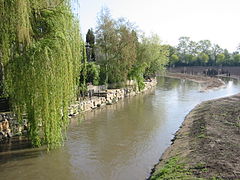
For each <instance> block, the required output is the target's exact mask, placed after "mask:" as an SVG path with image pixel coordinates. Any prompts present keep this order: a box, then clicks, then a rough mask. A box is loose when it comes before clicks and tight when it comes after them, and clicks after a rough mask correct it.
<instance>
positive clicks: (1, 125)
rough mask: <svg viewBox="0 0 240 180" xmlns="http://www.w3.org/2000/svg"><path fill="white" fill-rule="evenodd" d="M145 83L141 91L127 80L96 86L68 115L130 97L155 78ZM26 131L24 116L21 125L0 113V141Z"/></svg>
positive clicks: (12, 118) (147, 86) (151, 84)
mask: <svg viewBox="0 0 240 180" xmlns="http://www.w3.org/2000/svg"><path fill="white" fill-rule="evenodd" d="M144 83H145V88H144V89H143V90H141V91H139V90H137V89H136V88H135V86H134V85H133V84H134V83H133V82H129V84H131V85H129V86H127V87H125V88H121V89H106V90H102V89H104V88H102V87H101V88H96V87H94V88H95V89H97V92H95V93H94V94H93V96H91V98H85V99H83V100H79V101H76V102H75V103H74V104H72V105H71V106H70V107H69V117H71V116H75V115H77V114H79V113H82V112H87V111H91V110H93V109H96V108H99V107H101V106H105V105H111V104H113V103H117V102H118V101H119V100H122V99H124V98H126V97H132V96H135V95H137V94H139V93H142V92H145V91H147V90H148V89H151V88H153V87H155V86H156V84H157V81H156V79H151V80H149V81H147V82H144ZM26 132H27V120H26V118H24V120H23V125H20V124H19V123H18V121H17V118H16V116H15V115H14V114H13V113H11V112H7V113H1V114H0V141H1V140H2V139H6V138H10V137H12V136H16V135H22V134H25V133H26Z"/></svg>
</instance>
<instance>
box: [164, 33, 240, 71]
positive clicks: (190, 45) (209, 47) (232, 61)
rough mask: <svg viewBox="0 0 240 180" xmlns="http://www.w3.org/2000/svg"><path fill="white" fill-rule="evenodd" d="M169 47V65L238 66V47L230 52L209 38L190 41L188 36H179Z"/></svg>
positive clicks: (239, 57)
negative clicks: (174, 43)
mask: <svg viewBox="0 0 240 180" xmlns="http://www.w3.org/2000/svg"><path fill="white" fill-rule="evenodd" d="M168 47H169V64H168V65H169V66H170V67H175V66H216V65H217V66H239V65H240V54H239V52H240V51H239V50H240V48H238V49H237V50H236V51H235V52H233V53H230V52H229V51H228V50H227V49H223V48H221V47H220V46H219V45H218V44H212V43H211V41H209V40H201V41H199V42H195V41H192V40H191V39H190V38H189V37H180V38H179V43H178V45H177V46H176V47H173V46H170V45H169V46H168Z"/></svg>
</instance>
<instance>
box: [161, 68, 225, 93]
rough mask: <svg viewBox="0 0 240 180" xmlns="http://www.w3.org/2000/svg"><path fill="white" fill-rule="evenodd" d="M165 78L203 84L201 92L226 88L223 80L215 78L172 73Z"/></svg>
mask: <svg viewBox="0 0 240 180" xmlns="http://www.w3.org/2000/svg"><path fill="white" fill-rule="evenodd" d="M164 76H166V77H170V78H177V79H187V80H190V81H194V82H197V83H199V84H201V89H200V91H208V90H213V89H218V88H221V87H225V83H224V82H223V81H222V80H221V79H219V78H215V77H208V76H200V75H191V74H184V73H170V72H168V73H166V74H165V75H164Z"/></svg>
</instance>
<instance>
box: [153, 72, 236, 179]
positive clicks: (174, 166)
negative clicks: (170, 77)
mask: <svg viewBox="0 0 240 180" xmlns="http://www.w3.org/2000/svg"><path fill="white" fill-rule="evenodd" d="M178 77H179V76H178ZM182 77H183V76H182ZM179 78H180V77H179ZM203 78H204V77H203ZM187 79H189V78H187ZM198 80H199V79H198ZM198 80H197V81H198ZM239 157H240V94H237V95H235V96H231V97H226V98H221V99H217V100H211V101H206V102H203V103H201V104H200V105H198V106H196V107H195V108H194V109H193V110H192V111H191V112H190V113H189V114H188V115H187V116H186V117H185V120H184V122H183V124H182V126H181V128H180V129H179V130H178V131H177V132H176V134H175V137H174V139H173V142H172V145H171V146H170V147H169V148H168V149H167V150H166V151H165V152H164V154H163V155H162V157H161V159H160V161H159V163H158V164H157V165H156V166H155V167H154V169H153V171H152V176H151V177H150V179H189V180H192V179H212V180H213V179H240V159H239Z"/></svg>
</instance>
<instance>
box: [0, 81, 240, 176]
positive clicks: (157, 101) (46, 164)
mask: <svg viewBox="0 0 240 180" xmlns="http://www.w3.org/2000/svg"><path fill="white" fill-rule="evenodd" d="M227 82H228V81H227ZM199 89H200V86H199V85H198V84H197V83H194V82H189V81H184V80H178V79H171V78H163V77H159V78H158V86H157V88H156V89H154V90H152V91H151V92H148V93H146V94H143V95H140V96H136V97H134V98H131V99H125V100H124V101H120V102H119V103H117V104H115V105H112V106H106V107H103V108H101V109H98V110H95V111H93V112H89V113H86V114H85V115H82V116H78V117H76V118H74V119H72V123H71V126H70V128H69V131H68V139H67V141H66V143H65V146H64V147H62V148H59V149H58V150H54V151H51V152H48V153H47V152H46V151H45V150H31V149H27V150H22V151H15V152H7V154H6V152H5V154H3V153H0V163H1V164H0V168H1V178H2V179H33V178H34V179H82V180H85V179H88V180H89V179H93V180H95V179H98V180H102V179H103V180H108V179H114V180H115V179H116V180H118V179H119V180H120V179H124V180H128V179H129V180H134V179H138V180H139V179H145V177H147V176H148V174H149V172H150V170H151V168H152V167H153V165H154V164H155V163H157V161H158V159H159V157H160V156H161V154H162V153H163V151H164V150H165V149H166V148H167V147H168V146H169V144H170V139H171V138H172V137H173V134H174V133H175V132H176V130H177V129H178V128H179V126H180V125H181V123H182V121H183V119H184V117H185V115H186V114H187V113H188V112H189V111H190V110H191V109H192V108H193V107H194V106H195V105H197V104H198V103H200V102H201V101H204V100H209V99H213V98H218V97H223V96H228V95H232V94H235V93H237V92H239V90H240V87H239V84H238V82H236V81H229V82H228V85H227V87H226V88H224V89H221V90H218V91H209V92H206V93H200V92H199Z"/></svg>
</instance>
